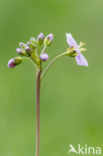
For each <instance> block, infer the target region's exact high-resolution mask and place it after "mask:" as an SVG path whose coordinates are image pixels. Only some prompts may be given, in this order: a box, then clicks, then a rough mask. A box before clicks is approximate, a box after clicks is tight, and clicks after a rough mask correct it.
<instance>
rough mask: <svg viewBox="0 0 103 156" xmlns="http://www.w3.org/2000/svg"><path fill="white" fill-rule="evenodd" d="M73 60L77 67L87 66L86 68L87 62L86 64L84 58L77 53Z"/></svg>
mask: <svg viewBox="0 0 103 156" xmlns="http://www.w3.org/2000/svg"><path fill="white" fill-rule="evenodd" d="M75 59H76V62H77V64H78V65H79V66H87V67H88V62H87V60H86V58H85V57H84V56H83V55H82V54H81V53H79V54H78V55H77V56H76V57H75Z"/></svg>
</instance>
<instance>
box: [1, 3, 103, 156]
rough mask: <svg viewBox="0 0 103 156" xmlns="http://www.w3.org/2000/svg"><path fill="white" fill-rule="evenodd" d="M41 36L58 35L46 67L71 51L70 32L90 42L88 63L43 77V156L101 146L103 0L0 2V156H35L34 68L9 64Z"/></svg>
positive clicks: (64, 64) (58, 67)
mask: <svg viewBox="0 0 103 156" xmlns="http://www.w3.org/2000/svg"><path fill="white" fill-rule="evenodd" d="M40 32H43V33H44V34H45V35H47V34H48V33H53V34H54V42H53V44H52V46H51V47H50V48H47V50H46V52H48V53H49V55H50V59H49V60H48V61H47V62H46V63H44V67H45V66H46V65H47V64H48V62H49V61H50V60H51V59H52V58H53V57H54V56H56V55H57V54H59V53H61V52H64V51H65V50H66V49H67V47H68V45H67V43H66V37H65V33H66V32H68V33H69V32H71V33H72V35H73V36H74V38H75V39H76V40H77V42H78V43H79V42H80V41H81V40H83V41H85V42H86V47H87V49H88V51H87V52H86V53H85V56H86V58H87V60H88V62H89V67H88V68H86V67H79V66H77V64H76V62H75V59H72V58H69V57H64V58H62V59H61V60H58V61H57V62H56V63H55V64H54V65H53V66H52V68H51V70H49V72H48V73H47V75H46V76H45V79H44V80H43V82H42V88H41V151H40V155H41V156H48V155H49V156H67V155H68V150H69V144H73V145H74V146H75V147H76V146H77V144H81V145H82V146H84V145H85V144H87V145H88V146H94V147H95V146H101V147H103V71H102V69H103V52H102V51H103V50H102V49H103V48H102V45H103V1H99V0H85V1H83V0H51V1H50V0H43V1H42V0H0V62H1V63H0V156H34V155H35V69H34V66H33V65H32V64H31V63H30V62H24V63H23V64H22V65H20V66H18V67H17V68H15V69H8V68H7V62H8V60H9V59H10V58H12V57H15V56H16V51H15V49H16V48H17V47H18V44H19V42H20V41H23V42H27V41H28V40H29V38H30V37H32V36H35V37H37V35H38V34H39V33H40ZM69 155H70V154H69ZM71 155H72V154H71Z"/></svg>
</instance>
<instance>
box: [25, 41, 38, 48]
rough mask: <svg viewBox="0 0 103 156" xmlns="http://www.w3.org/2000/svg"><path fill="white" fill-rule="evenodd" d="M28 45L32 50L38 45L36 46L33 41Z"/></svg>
mask: <svg viewBox="0 0 103 156" xmlns="http://www.w3.org/2000/svg"><path fill="white" fill-rule="evenodd" d="M27 45H28V46H29V47H30V48H31V49H35V47H36V44H34V43H33V42H32V41H29V42H27Z"/></svg>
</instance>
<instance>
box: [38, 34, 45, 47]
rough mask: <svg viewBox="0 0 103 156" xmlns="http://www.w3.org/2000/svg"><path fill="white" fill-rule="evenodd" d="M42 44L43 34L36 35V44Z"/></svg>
mask: <svg viewBox="0 0 103 156" xmlns="http://www.w3.org/2000/svg"><path fill="white" fill-rule="evenodd" d="M43 42H44V34H43V33H40V34H39V35H38V38H37V43H38V44H39V45H41V44H43Z"/></svg>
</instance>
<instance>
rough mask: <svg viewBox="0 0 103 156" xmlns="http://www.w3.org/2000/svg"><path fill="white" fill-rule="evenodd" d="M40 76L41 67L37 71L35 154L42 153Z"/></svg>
mask: <svg viewBox="0 0 103 156" xmlns="http://www.w3.org/2000/svg"><path fill="white" fill-rule="evenodd" d="M40 76H41V69H39V70H38V71H37V75H36V153H35V156H39V153H40Z"/></svg>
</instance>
